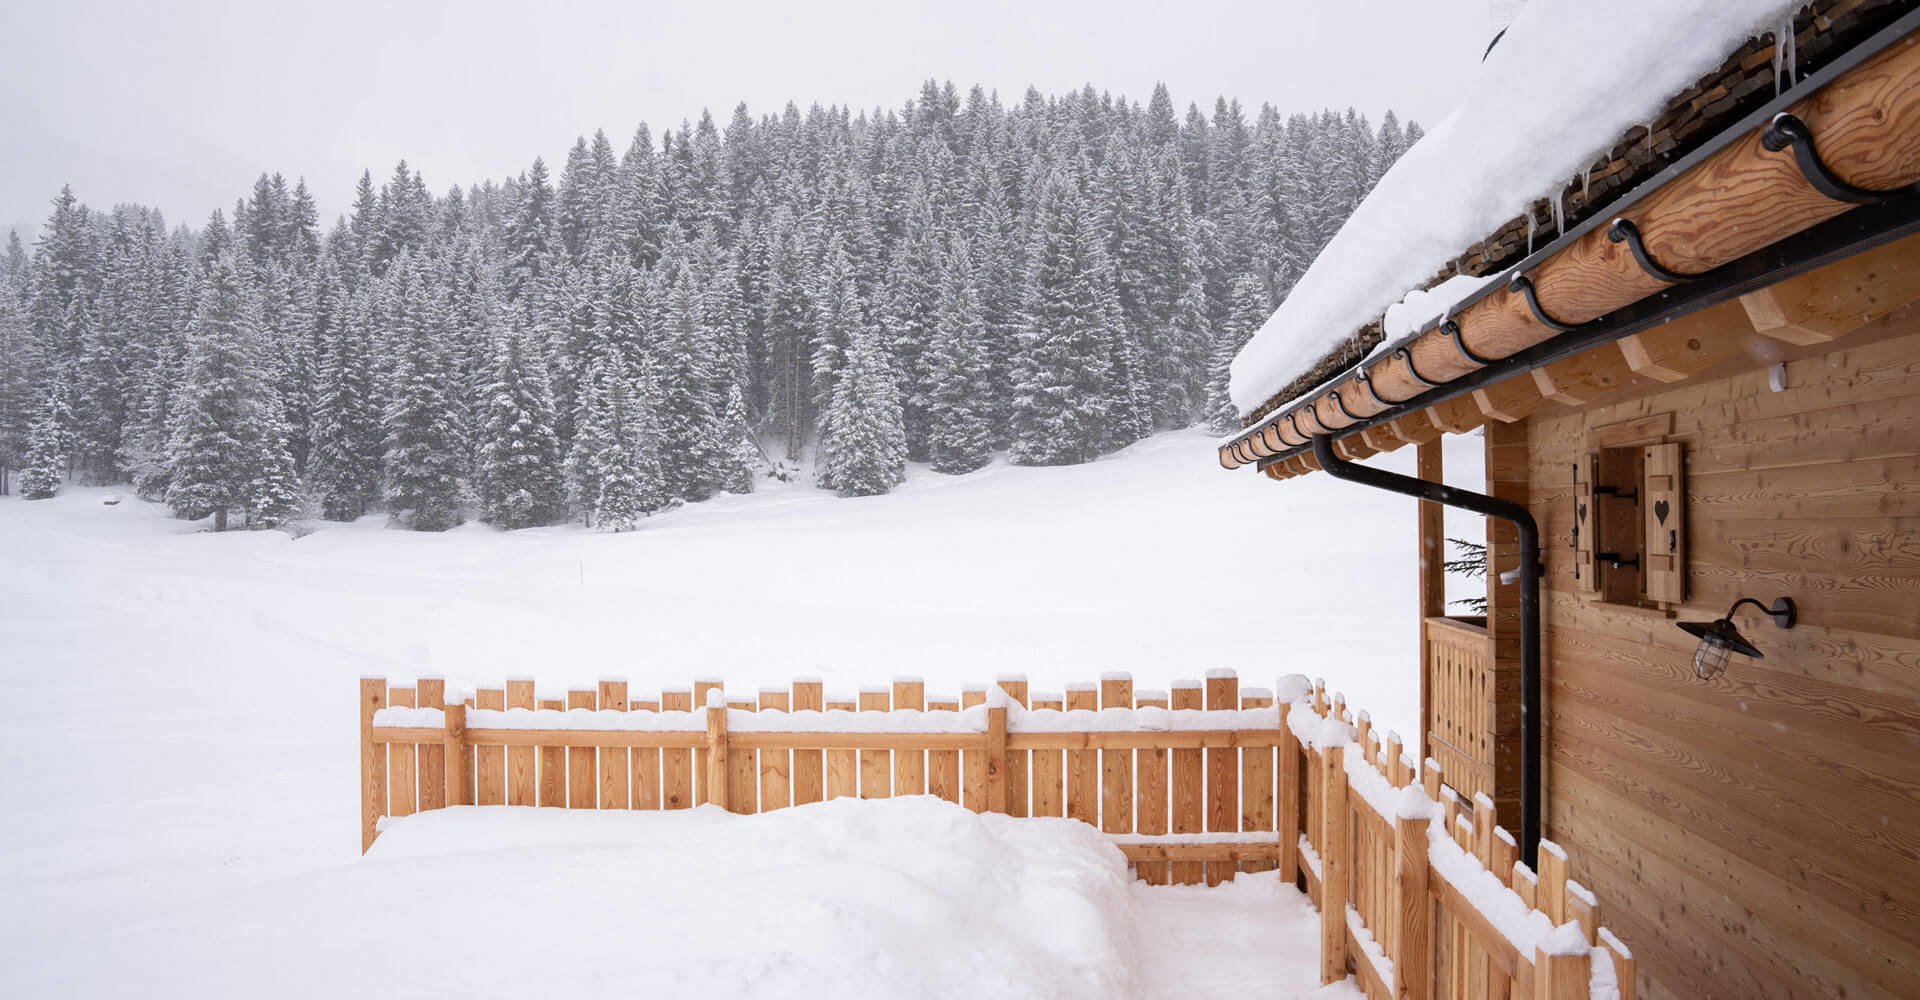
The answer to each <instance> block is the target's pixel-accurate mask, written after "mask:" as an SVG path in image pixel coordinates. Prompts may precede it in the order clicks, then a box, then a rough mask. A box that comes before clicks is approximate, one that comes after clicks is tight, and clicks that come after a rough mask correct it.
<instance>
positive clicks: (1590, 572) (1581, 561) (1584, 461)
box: [1573, 452, 1600, 594]
mask: <svg viewBox="0 0 1920 1000" xmlns="http://www.w3.org/2000/svg"><path fill="white" fill-rule="evenodd" d="M1597 466H1598V460H1597V457H1596V456H1595V455H1594V454H1593V453H1592V452H1588V453H1587V454H1585V455H1582V456H1580V460H1579V461H1578V462H1575V463H1574V465H1573V579H1574V583H1575V585H1576V587H1577V588H1578V589H1579V591H1580V592H1581V593H1583V594H1594V593H1599V591H1600V568H1599V567H1598V566H1596V565H1594V561H1593V553H1594V551H1595V550H1594V546H1595V545H1596V544H1597V542H1598V538H1597V536H1598V535H1599V534H1600V527H1599V525H1600V516H1599V512H1598V511H1596V510H1594V507H1593V484H1594V481H1595V475H1596V473H1597V472H1598V468H1597Z"/></svg>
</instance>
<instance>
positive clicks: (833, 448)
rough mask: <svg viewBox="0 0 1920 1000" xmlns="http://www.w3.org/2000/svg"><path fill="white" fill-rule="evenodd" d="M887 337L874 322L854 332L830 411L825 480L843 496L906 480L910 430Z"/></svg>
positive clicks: (878, 490)
mask: <svg viewBox="0 0 1920 1000" xmlns="http://www.w3.org/2000/svg"><path fill="white" fill-rule="evenodd" d="M858 311H859V310H856V312H858ZM885 336H886V334H885V332H884V331H882V330H880V329H879V328H878V327H876V326H875V325H873V324H872V323H871V322H861V323H859V324H858V325H856V326H855V327H854V328H853V329H852V330H851V331H849V333H848V336H847V356H846V362H845V364H843V365H842V366H841V368H840V374H839V376H838V383H837V384H836V385H835V386H834V390H833V405H832V406H830V407H828V409H827V430H826V440H825V441H824V442H823V444H822V446H821V451H822V452H823V455H824V460H823V462H822V464H821V470H820V484H821V485H822V486H825V487H827V488H829V489H832V490H834V491H835V492H837V493H839V494H840V495H841V496H843V497H862V496H877V495H879V494H881V493H885V492H887V491H888V490H891V489H893V488H894V487H895V486H898V485H900V483H901V481H902V480H904V479H905V478H906V471H907V432H906V428H905V426H904V423H903V418H902V414H901V410H900V388H899V382H898V377H897V376H896V375H895V374H894V371H893V363H892V360H891V359H890V358H888V357H887V349H886V344H885Z"/></svg>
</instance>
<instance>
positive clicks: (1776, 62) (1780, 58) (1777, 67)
mask: <svg viewBox="0 0 1920 1000" xmlns="http://www.w3.org/2000/svg"><path fill="white" fill-rule="evenodd" d="M1782 78H1785V80H1786V83H1785V84H1784V85H1782V83H1781V79H1782ZM1799 82H1800V45H1799V40H1798V39H1797V38H1795V37H1794V33H1793V12H1792V11H1788V12H1787V18H1786V20H1785V21H1783V22H1781V24H1780V27H1778V28H1775V29H1773V96H1775V97H1778V96H1780V92H1781V91H1782V90H1789V89H1792V88H1793V87H1794V86H1795V85H1797V84H1799Z"/></svg>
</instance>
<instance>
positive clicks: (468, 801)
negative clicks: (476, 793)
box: [440, 703, 473, 806]
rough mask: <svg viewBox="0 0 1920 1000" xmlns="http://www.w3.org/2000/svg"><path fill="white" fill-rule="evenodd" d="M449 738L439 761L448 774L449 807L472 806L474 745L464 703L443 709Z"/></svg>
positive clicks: (446, 706) (443, 707)
mask: <svg viewBox="0 0 1920 1000" xmlns="http://www.w3.org/2000/svg"><path fill="white" fill-rule="evenodd" d="M441 712H443V713H444V714H445V717H446V724H445V727H444V728H445V732H446V735H445V737H443V739H444V740H445V742H444V743H443V744H442V745H441V753H440V761H441V767H442V768H443V769H444V772H445V775H446V777H445V779H444V780H443V782H442V784H443V785H444V786H445V788H446V798H447V802H446V803H445V804H446V805H451V806H464V805H472V804H473V801H472V800H473V753H472V750H473V746H472V744H470V743H468V742H467V706H466V704H465V703H459V704H453V705H445V706H442V708H441Z"/></svg>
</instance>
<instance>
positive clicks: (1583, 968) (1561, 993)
mask: <svg viewBox="0 0 1920 1000" xmlns="http://www.w3.org/2000/svg"><path fill="white" fill-rule="evenodd" d="M1576 936H1577V935H1576ZM1592 961H1593V956H1592V955H1591V954H1589V953H1588V952H1586V951H1580V952H1574V953H1570V954H1562V955H1556V954H1550V953H1549V952H1548V951H1547V950H1546V948H1545V947H1544V946H1542V945H1536V946H1535V947H1534V950H1533V972H1534V987H1533V1000H1587V996H1588V979H1589V977H1590V975H1591V974H1592V969H1591V964H1592Z"/></svg>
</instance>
